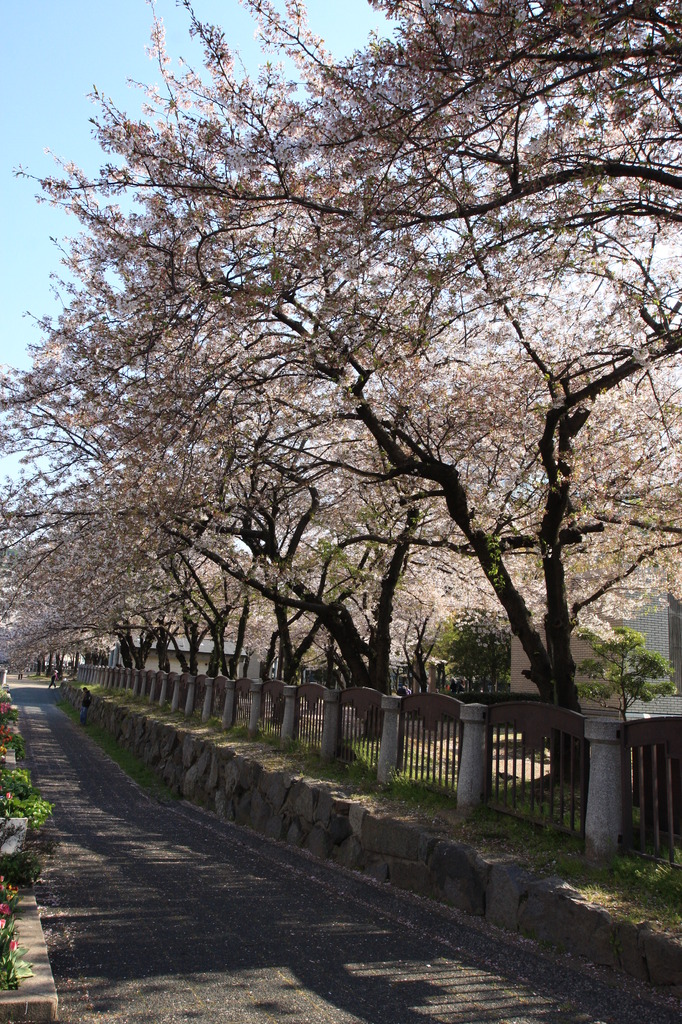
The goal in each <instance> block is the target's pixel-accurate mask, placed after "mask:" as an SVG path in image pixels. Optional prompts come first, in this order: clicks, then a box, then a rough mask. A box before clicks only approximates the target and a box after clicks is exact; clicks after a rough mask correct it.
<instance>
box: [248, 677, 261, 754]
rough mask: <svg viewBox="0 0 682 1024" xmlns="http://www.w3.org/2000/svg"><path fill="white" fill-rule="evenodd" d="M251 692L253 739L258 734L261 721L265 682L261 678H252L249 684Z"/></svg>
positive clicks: (251, 733)
mask: <svg viewBox="0 0 682 1024" xmlns="http://www.w3.org/2000/svg"><path fill="white" fill-rule="evenodd" d="M249 693H250V694H251V713H250V715H249V736H250V737H251V739H253V738H254V736H257V735H258V723H259V721H260V709H261V704H262V701H263V683H262V682H260V680H258V681H257V680H255V679H254V680H252V682H251V685H250V686H249Z"/></svg>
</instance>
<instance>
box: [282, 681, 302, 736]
mask: <svg viewBox="0 0 682 1024" xmlns="http://www.w3.org/2000/svg"><path fill="white" fill-rule="evenodd" d="M297 690H298V687H297V686H289V685H286V686H284V687H283V688H282V692H283V694H284V713H283V715H282V732H281V735H280V743H281V744H282V745H283V746H286V744H287V743H291V742H292V741H293V739H294V733H295V730H296V691H297Z"/></svg>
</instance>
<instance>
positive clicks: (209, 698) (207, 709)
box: [200, 676, 215, 722]
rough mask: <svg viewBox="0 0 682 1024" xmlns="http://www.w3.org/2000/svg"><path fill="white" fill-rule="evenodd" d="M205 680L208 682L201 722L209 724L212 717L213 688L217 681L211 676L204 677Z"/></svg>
mask: <svg viewBox="0 0 682 1024" xmlns="http://www.w3.org/2000/svg"><path fill="white" fill-rule="evenodd" d="M200 678H201V677H200ZM204 680H205V682H206V690H205V692H204V706H203V708H202V709H201V721H202V722H208V720H209V718H210V717H211V708H212V707H213V686H214V684H215V679H213V678H212V677H211V676H204Z"/></svg>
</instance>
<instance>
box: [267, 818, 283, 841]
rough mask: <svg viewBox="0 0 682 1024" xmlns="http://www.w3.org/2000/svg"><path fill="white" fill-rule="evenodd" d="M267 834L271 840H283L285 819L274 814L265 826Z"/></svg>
mask: <svg viewBox="0 0 682 1024" xmlns="http://www.w3.org/2000/svg"><path fill="white" fill-rule="evenodd" d="M265 834H266V836H268V838H269V839H281V838H282V836H283V835H284V818H283V817H282V815H281V814H272V815H271V816H270V818H269V819H268V822H267V824H266V826H265Z"/></svg>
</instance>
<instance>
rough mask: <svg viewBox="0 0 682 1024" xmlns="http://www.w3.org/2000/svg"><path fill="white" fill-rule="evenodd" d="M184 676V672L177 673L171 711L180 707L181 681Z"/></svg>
mask: <svg viewBox="0 0 682 1024" xmlns="http://www.w3.org/2000/svg"><path fill="white" fill-rule="evenodd" d="M183 676H184V673H183V675H178V673H177V672H176V673H175V679H174V680H173V696H172V697H171V711H177V710H178V708H179V707H180V683H181V681H182V678H183Z"/></svg>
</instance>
